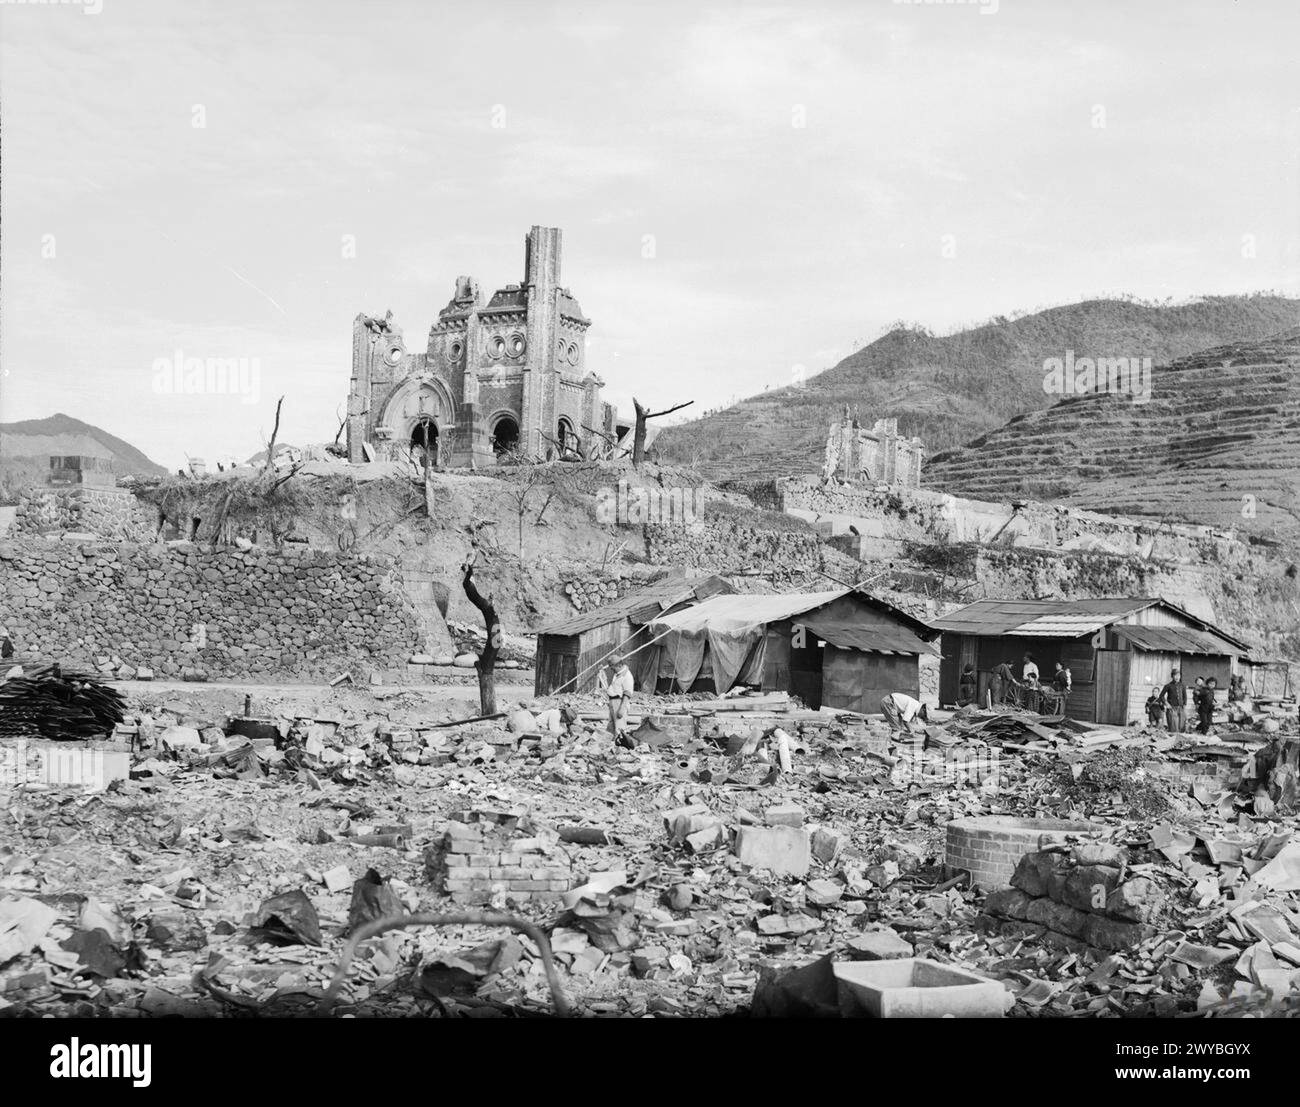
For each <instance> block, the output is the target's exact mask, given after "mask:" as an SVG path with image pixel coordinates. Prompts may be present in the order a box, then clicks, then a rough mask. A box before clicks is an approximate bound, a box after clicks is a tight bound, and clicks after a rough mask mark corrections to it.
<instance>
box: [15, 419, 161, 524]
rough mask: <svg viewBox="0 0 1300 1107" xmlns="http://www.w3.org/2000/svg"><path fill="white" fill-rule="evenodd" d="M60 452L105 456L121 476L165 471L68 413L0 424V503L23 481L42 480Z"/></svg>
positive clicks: (106, 432)
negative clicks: (51, 462) (52, 459)
mask: <svg viewBox="0 0 1300 1107" xmlns="http://www.w3.org/2000/svg"><path fill="white" fill-rule="evenodd" d="M59 454H64V455H69V456H71V455H74V454H82V455H86V456H90V457H106V458H108V459H109V460H111V461H113V462H114V463H115V465H116V466H117V471H118V473H119V474H123V475H124V474H127V473H133V474H136V475H139V476H152V475H157V474H161V473H165V472H166V470H165V469H164V468H163V467H162V466H161V465H158V464H156V463H155V462H153V461H150V460H149V458H147V457H146V456H145V455H144V454H143V453H141V452H140V451H139V450H137V449H136V448H135V447H134V446H132V445H131V444H130V443H129V442H124V441H123V440H122V439H120V438H118V437H117V436H116V435H112V434H109V433H108V431H106V430H102V429H100V428H99V427H96V426H92V425H91V424H90V423H83V422H82V421H81V420H80V419H74V418H73V417H72V416H71V415H63V414H58V415H51V416H50V417H49V418H47V419H24V420H22V421H21V422H17V423H0V502H4V503H8V502H12V498H13V494H14V493H15V491H16V490H17V489H18V488H19V487H21V486H22V485H24V484H29V483H32V482H34V481H35V482H40V481H43V480H44V479H45V475H46V474H47V473H48V472H49V469H50V458H51V457H52V456H56V455H59Z"/></svg>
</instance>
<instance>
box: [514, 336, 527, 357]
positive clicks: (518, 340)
mask: <svg viewBox="0 0 1300 1107" xmlns="http://www.w3.org/2000/svg"><path fill="white" fill-rule="evenodd" d="M527 348H528V343H527V341H526V340H525V339H524V336H523V335H522V334H512V335H511V336H510V356H511V357H520V356H522V355H523V352H524V350H526V349H527Z"/></svg>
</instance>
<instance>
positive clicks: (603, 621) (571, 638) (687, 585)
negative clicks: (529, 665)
mask: <svg viewBox="0 0 1300 1107" xmlns="http://www.w3.org/2000/svg"><path fill="white" fill-rule="evenodd" d="M732 591H734V589H733V588H732V587H731V585H730V584H729V583H727V581H726V580H724V579H723V578H722V577H720V576H713V575H702V576H689V577H687V576H681V575H673V576H668V577H665V578H664V579H663V580H659V581H655V582H653V583H651V584H648V585H646V586H645V587H644V588H638V589H637V590H636V591H634V592H629V593H628V594H627V595H625V596H620V597H619V598H618V599H617V600H615V601H613V602H612V603H607V604H601V606H599V607H593V608H592V609H591V610H589V611H584V612H581V613H580V614H577V615H573V616H571V617H570V618H567V619H562V620H560V621H558V622H555V623H551V624H549V625H547V626H545V627H543V628H542V629H541V630H539V631H538V632H537V661H536V665H535V668H534V676H533V694H534V695H538V696H549V695H554V694H556V693H563V692H591V691H593V690H594V689H595V687H596V676H597V674H598V673H599V671H600V667H601V665H602V664H603V663H604V662H605V660H606V659H607V658H608V657H609V656H610V655H611V654H613V653H616V652H619V651H622V652H624V653H627V654H629V656H628V659H627V663H628V668H630V669H631V670H632V677H633V679H634V680H635V681H636V686H637V688H638V689H643V688H645V687H646V682H647V681H650V682H651V687H653V681H654V679H655V672H654V670H655V665H656V664H657V661H656V659H655V657H654V655H653V652H652V651H647V650H645V649H640V648H638V647H643V646H644V645H645V644H646V643H647V642H648V641H649V640H650V636H649V635H648V634H647V633H646V631H645V625H646V623H648V622H649V621H650V620H651V619H654V618H656V617H657V616H659V615H662V614H663V613H664V612H666V611H679V610H681V609H682V608H684V607H688V606H690V605H692V604H696V603H699V602H700V601H701V600H704V599H707V598H708V597H710V596H716V595H719V594H722V593H730V592H732ZM633 651H635V652H633Z"/></svg>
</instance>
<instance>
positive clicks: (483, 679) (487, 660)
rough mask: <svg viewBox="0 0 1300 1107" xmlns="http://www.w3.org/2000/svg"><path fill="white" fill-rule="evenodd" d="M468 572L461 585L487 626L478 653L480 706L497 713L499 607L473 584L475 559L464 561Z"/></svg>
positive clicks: (482, 710) (490, 712) (499, 644)
mask: <svg viewBox="0 0 1300 1107" xmlns="http://www.w3.org/2000/svg"><path fill="white" fill-rule="evenodd" d="M464 570H465V575H464V577H463V578H462V580H461V585H462V587H463V588H464V589H465V596H466V598H467V599H468V600H469V602H470V603H472V604H473V605H474V606H475V607H477V608H478V610H479V613H480V614H481V615H482V616H483V626H484V627H485V629H486V630H487V645H485V646H484V647H483V652H482V653H480V654H479V655H478V662H477V663H476V664H475V666H474V667H475V668H476V669H477V670H478V700H479V710H480V711H481V712H482V713H483V714H484V715H494V714H496V709H497V688H496V664H497V651H498V650H499V649H500V647H501V624H500V623H498V622H497V611H496V608H495V607H493V606H492V597H491V596H486V597H485V596H483V595H481V594H480V593H479V590H478V588H476V587H475V585H474V559H473V558H472V557H471V558H470V560H468V561H467V562H465V566H464Z"/></svg>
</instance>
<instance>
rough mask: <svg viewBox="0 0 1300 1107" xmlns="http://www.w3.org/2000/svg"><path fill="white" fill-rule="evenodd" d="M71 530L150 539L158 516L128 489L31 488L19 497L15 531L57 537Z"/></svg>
mask: <svg viewBox="0 0 1300 1107" xmlns="http://www.w3.org/2000/svg"><path fill="white" fill-rule="evenodd" d="M68 532H74V533H80V534H94V535H96V536H98V537H100V538H108V539H115V540H123V541H127V542H148V541H150V540H151V539H152V538H153V537H154V535H155V534H157V532H158V516H157V512H154V511H151V510H150V509H149V508H148V507H147V506H145V505H144V504H142V503H141V502H140V501H139V500H137V499H136V498H135V496H134V495H132V494H131V493H130V492H128V491H127V490H126V489H117V488H89V487H86V486H85V485H74V486H71V487H66V488H29V489H27V490H26V491H24V492H23V493H22V495H20V496H19V497H18V510H17V511H16V512H15V514H14V522H13V533H14V534H16V535H23V534H31V535H37V534H39V535H52V536H55V537H57V536H59V535H61V534H66V533H68Z"/></svg>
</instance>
